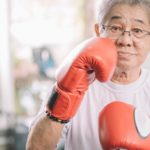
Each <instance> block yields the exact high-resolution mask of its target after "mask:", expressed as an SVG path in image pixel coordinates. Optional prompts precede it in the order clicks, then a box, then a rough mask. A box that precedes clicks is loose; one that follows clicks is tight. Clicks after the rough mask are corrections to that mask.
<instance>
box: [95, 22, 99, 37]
mask: <svg viewBox="0 0 150 150" xmlns="http://www.w3.org/2000/svg"><path fill="white" fill-rule="evenodd" d="M95 33H96V35H97V36H100V27H99V25H98V24H97V23H96V24H95Z"/></svg>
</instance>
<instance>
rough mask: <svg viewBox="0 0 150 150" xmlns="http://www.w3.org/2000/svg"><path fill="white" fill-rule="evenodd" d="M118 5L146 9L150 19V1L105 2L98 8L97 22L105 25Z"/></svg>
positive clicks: (112, 0)
mask: <svg viewBox="0 0 150 150" xmlns="http://www.w3.org/2000/svg"><path fill="white" fill-rule="evenodd" d="M117 4H128V5H130V6H134V5H138V6H140V7H142V6H144V7H145V8H146V10H145V11H147V13H148V15H149V18H150V0H103V2H102V3H101V5H100V7H99V8H98V16H97V22H98V23H99V24H103V23H104V22H105V19H106V17H107V15H108V14H109V12H110V11H111V9H112V8H113V7H114V6H115V5H117Z"/></svg>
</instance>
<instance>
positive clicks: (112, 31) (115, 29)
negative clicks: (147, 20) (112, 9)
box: [102, 25, 150, 38]
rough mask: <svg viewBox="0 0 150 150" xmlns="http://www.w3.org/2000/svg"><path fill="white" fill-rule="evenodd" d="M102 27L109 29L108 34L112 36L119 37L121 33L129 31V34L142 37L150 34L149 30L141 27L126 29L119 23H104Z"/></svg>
mask: <svg viewBox="0 0 150 150" xmlns="http://www.w3.org/2000/svg"><path fill="white" fill-rule="evenodd" d="M102 29H103V30H105V31H107V34H108V36H110V37H119V36H121V35H124V34H125V33H126V32H127V33H129V36H131V35H132V36H134V37H136V38H142V37H144V36H146V35H150V32H149V31H146V30H143V29H140V28H133V29H131V30H130V31H126V30H124V28H122V27H120V26H117V25H110V26H106V25H102Z"/></svg>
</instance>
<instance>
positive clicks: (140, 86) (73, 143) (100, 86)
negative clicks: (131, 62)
mask: <svg viewBox="0 0 150 150" xmlns="http://www.w3.org/2000/svg"><path fill="white" fill-rule="evenodd" d="M116 100H117V101H122V102H126V103H129V104H132V105H134V106H136V107H138V108H140V109H142V111H143V112H146V113H147V114H148V115H149V116H150V72H149V71H148V70H146V69H142V72H141V76H140V78H139V79H138V80H137V81H135V82H133V83H131V84H128V85H120V84H116V83H113V82H111V81H109V82H107V83H100V82H99V81H97V80H95V81H94V82H93V83H92V84H91V85H90V87H89V89H88V91H87V92H86V94H85V96H84V99H83V101H82V103H81V105H80V108H79V110H78V111H77V113H76V115H75V116H74V117H73V119H72V120H71V121H70V122H69V123H68V124H66V125H65V126H64V130H63V134H62V139H61V140H60V141H61V142H62V141H65V150H102V148H101V146H100V142H99V136H98V115H99V112H100V111H101V110H102V108H103V107H104V106H106V105H107V104H108V103H110V102H112V101H116Z"/></svg>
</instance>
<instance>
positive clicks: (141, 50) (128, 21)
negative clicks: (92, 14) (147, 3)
mask: <svg viewBox="0 0 150 150" xmlns="http://www.w3.org/2000/svg"><path fill="white" fill-rule="evenodd" d="M104 25H105V26H106V28H104V29H101V31H99V34H100V36H101V37H109V38H111V39H112V40H113V41H114V42H115V44H116V47H117V52H118V63H117V67H119V68H122V69H127V70H129V69H133V68H139V66H141V64H143V62H144V61H145V59H146V57H147V55H148V52H149V50H150V35H149V33H150V23H149V17H148V14H147V12H146V9H144V7H140V6H129V5H125V4H124V5H123V4H118V5H116V6H114V7H113V8H112V10H111V11H110V13H109V14H108V15H107V17H106V19H105V24H104ZM108 26H110V27H108ZM109 30H111V31H109ZM123 31H125V32H123ZM129 31H130V32H129ZM131 31H132V32H131ZM147 31H148V32H147ZM118 32H119V33H120V34H118ZM122 32H123V33H122ZM141 32H142V33H143V32H144V36H142V37H136V36H135V35H136V34H137V35H138V34H141ZM97 34H98V33H97Z"/></svg>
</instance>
